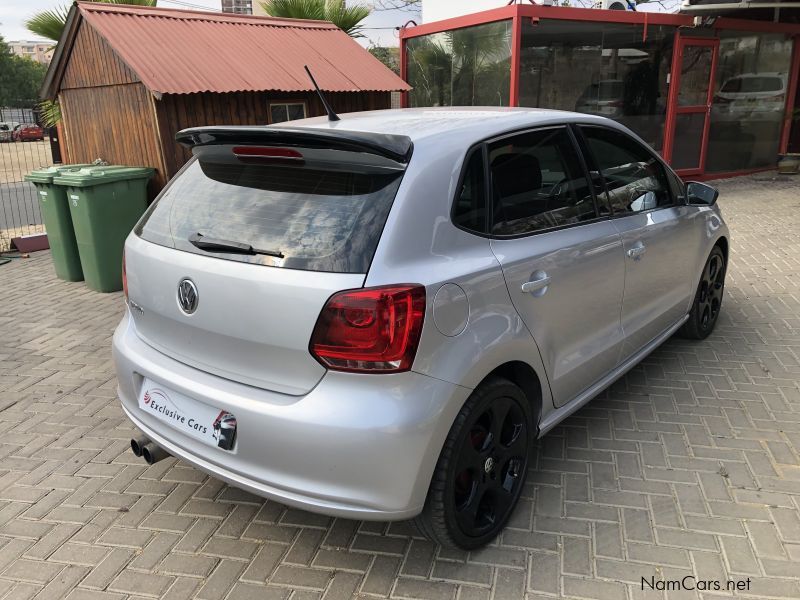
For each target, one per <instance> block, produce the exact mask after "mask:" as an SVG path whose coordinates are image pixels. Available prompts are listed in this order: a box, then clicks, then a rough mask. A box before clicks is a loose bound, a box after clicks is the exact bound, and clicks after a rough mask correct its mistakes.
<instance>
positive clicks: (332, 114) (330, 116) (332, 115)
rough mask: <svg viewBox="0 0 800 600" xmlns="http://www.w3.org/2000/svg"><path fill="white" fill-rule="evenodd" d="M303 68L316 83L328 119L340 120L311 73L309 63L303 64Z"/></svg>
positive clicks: (312, 81)
mask: <svg viewBox="0 0 800 600" xmlns="http://www.w3.org/2000/svg"><path fill="white" fill-rule="evenodd" d="M303 68H304V69H305V70H306V73H308V77H309V79H311V83H313V84H314V89H315V90H317V94H319V99H320V100H322V106H324V107H325V110H326V111H327V112H328V121H339V120H340V119H339V115H337V114H336V113H335V112H333V109H332V108H331V105H330V104H328V101H327V100H326V99H325V95H324V94H323V93H322V90H321V89H319V86H318V85H317V81H316V79H314V76H313V75H312V74H311V69H309V68H308V65H303Z"/></svg>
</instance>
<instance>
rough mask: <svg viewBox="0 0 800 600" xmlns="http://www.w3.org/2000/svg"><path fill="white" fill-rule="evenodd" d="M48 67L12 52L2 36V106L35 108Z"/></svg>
mask: <svg viewBox="0 0 800 600" xmlns="http://www.w3.org/2000/svg"><path fill="white" fill-rule="evenodd" d="M46 72H47V68H46V67H45V66H44V65H42V64H40V63H38V62H36V61H34V60H31V59H29V58H25V57H22V56H17V55H15V54H11V50H10V48H9V46H8V44H7V43H6V42H5V40H4V39H3V38H2V36H0V106H7V107H12V108H33V107H34V106H35V105H36V102H37V99H38V98H39V88H40V87H41V86H42V81H44V74H45V73H46Z"/></svg>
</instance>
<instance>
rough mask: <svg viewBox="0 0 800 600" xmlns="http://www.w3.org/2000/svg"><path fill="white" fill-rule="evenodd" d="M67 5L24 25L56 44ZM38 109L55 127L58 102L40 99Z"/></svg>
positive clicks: (108, 0) (113, 0) (142, 1)
mask: <svg viewBox="0 0 800 600" xmlns="http://www.w3.org/2000/svg"><path fill="white" fill-rule="evenodd" d="M88 1H89V2H100V3H102V4H133V5H136V6H155V5H156V2H157V0H88ZM69 9H70V7H69V6H63V5H62V6H57V7H55V8H54V9H53V10H45V11H42V12H40V13H36V14H35V15H33V16H32V17H31V18H29V19H28V20H27V21H25V27H27V28H28V31H30V32H31V33H33V34H35V35H38V36H39V37H43V38H45V39H48V40H52V41H53V42H55V43H56V44H58V40H60V39H61V34H62V33H63V32H64V27H66V25H67V15H69ZM39 110H40V111H41V119H42V121H43V123H44V125H45V126H47V127H55V126H56V125H57V124H58V123H59V121H61V107H60V106H59V105H58V102H52V101H50V100H42V101H41V102H40V103H39Z"/></svg>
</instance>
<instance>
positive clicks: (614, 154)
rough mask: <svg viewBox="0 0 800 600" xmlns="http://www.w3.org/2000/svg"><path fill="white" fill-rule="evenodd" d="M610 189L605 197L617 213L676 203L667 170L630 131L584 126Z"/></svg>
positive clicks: (599, 167)
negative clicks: (673, 199)
mask: <svg viewBox="0 0 800 600" xmlns="http://www.w3.org/2000/svg"><path fill="white" fill-rule="evenodd" d="M581 130H582V131H583V134H584V136H585V137H586V142H587V144H588V146H589V151H590V152H591V154H592V158H593V162H594V165H595V166H596V168H597V169H598V170H599V171H600V173H601V174H602V175H603V179H604V180H605V185H606V188H607V189H608V193H607V194H606V193H605V192H603V193H602V196H603V198H602V200H603V201H608V202H609V203H610V204H611V207H612V208H613V210H614V212H615V213H616V214H619V213H626V212H640V211H643V210H650V209H653V208H658V207H661V206H670V205H672V203H673V201H672V193H671V190H670V185H669V180H668V179H667V174H666V170H665V169H664V167H663V166H662V165H661V163H660V162H658V160H657V159H656V157H655V156H653V155H652V154H651V153H650V152H649V151H648V150H647V149H646V148H644V147H642V146H641V145H640V144H639V143H638V142H636V141H635V140H634V139H633V138H631V137H630V136H628V135H625V134H623V133H621V132H618V131H612V130H610V129H605V128H602V127H581Z"/></svg>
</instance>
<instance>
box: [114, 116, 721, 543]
mask: <svg viewBox="0 0 800 600" xmlns="http://www.w3.org/2000/svg"><path fill="white" fill-rule="evenodd" d="M178 139H179V141H180V142H182V143H183V144H185V145H187V146H190V147H191V148H192V150H193V154H194V156H193V158H192V159H191V160H190V161H189V163H188V164H187V165H186V166H185V167H184V168H183V170H182V171H181V172H180V173H179V174H178V175H177V176H176V177H175V178H174V179H173V180H172V182H171V183H170V184H169V186H168V187H167V188H166V189H165V190H164V191H163V192H162V193H161V196H160V197H159V198H158V200H157V202H155V203H154V204H153V205H152V206H151V207H150V209H149V210H148V212H147V213H146V214H145V215H144V216H143V218H142V219H141V221H140V222H139V224H138V225H137V226H136V228H135V230H134V231H133V233H131V235H130V236H129V238H128V240H127V242H126V246H125V260H124V268H125V270H126V274H125V275H126V297H127V304H128V310H127V311H126V314H125V317H124V318H123V320H122V322H121V323H120V325H119V327H118V328H117V331H116V333H115V335H114V344H113V346H114V360H115V363H116V368H117V374H118V378H119V397H120V399H121V402H122V407H123V408H124V410H125V412H126V413H127V415H128V417H130V419H131V421H132V422H133V423H134V424H135V425H136V426H137V427H138V428H139V429H140V430H141V431H142V432H143V434H144V437H142V438H138V439H135V440H132V447H133V450H134V452H136V453H137V454H139V455H143V456H144V457H145V458H146V459H147V460H148V462H153V461H156V460H159V459H160V458H162V457H164V456H166V455H167V454H172V455H174V456H176V457H179V458H181V459H183V460H185V461H187V462H188V463H191V464H192V465H195V466H196V467H198V468H199V469H202V470H203V471H205V472H207V473H209V474H211V475H213V476H214V477H218V478H220V479H223V480H224V481H226V482H228V483H229V484H231V485H233V486H236V487H240V488H243V489H245V490H249V491H250V492H253V493H255V494H258V495H260V496H264V497H266V498H270V499H274V500H277V501H280V502H282V503H284V504H287V505H290V506H294V507H299V508H302V509H307V510H310V511H314V512H319V513H323V514H327V515H334V516H339V517H347V518H356V519H372V520H399V519H409V518H413V517H416V518H417V523H418V525H419V527H420V529H421V531H423V532H424V533H425V534H427V535H429V536H430V537H431V538H433V539H434V540H436V541H438V542H440V543H441V544H444V545H449V546H456V547H461V548H475V547H478V546H480V545H482V544H485V543H486V542H488V541H489V540H491V539H492V538H493V537H494V536H496V535H497V534H498V532H499V531H500V530H501V529H502V527H503V526H504V524H505V523H506V521H507V520H508V518H509V516H510V514H511V512H512V511H513V509H514V506H515V505H516V503H517V500H518V498H519V496H520V492H521V491H522V488H523V484H524V482H525V476H526V472H527V470H528V465H529V460H530V453H531V451H532V448H533V446H534V442H535V439H536V438H537V437H539V436H542V435H544V434H545V433H547V432H548V431H549V430H550V429H552V428H553V427H554V426H555V425H556V424H557V423H559V422H560V421H561V420H562V419H564V418H565V417H567V416H568V415H569V414H571V413H573V412H574V411H576V410H577V409H579V408H580V407H581V406H583V405H585V404H586V403H587V402H588V401H589V400H590V399H591V398H592V397H593V396H595V395H597V394H598V393H599V392H600V391H601V390H603V389H604V388H606V387H607V386H609V385H610V384H611V383H612V382H613V381H614V380H615V379H617V378H619V377H620V376H621V375H623V374H624V373H625V372H626V371H628V370H629V369H630V368H631V367H633V366H634V365H636V363H637V362H639V361H640V360H642V358H644V357H645V356H647V354H648V353H649V352H651V351H652V350H653V349H654V348H656V347H657V346H658V345H659V344H661V343H662V342H663V341H664V340H666V339H667V338H669V337H670V336H671V335H672V334H674V333H676V332H678V331H680V332H681V333H682V334H684V335H685V336H687V337H689V338H694V339H701V338H704V337H706V336H707V335H709V333H711V331H712V329H713V328H714V324H715V322H716V320H717V317H718V315H719V312H720V305H721V302H722V294H723V286H724V280H725V271H726V263H727V258H728V230H727V227H726V226H725V223H724V222H723V220H722V217H721V216H720V212H719V209H718V207H717V206H715V202H716V197H717V194H716V191H715V190H714V189H713V188H710V187H708V186H706V185H704V184H699V183H689V184H688V185H684V184H683V183H682V182H681V180H680V179H679V178H678V177H677V176H676V175H675V174H674V173H673V171H672V170H671V169H670V168H669V167H668V166H667V165H666V164H664V162H663V161H662V160H661V159H660V158H659V157H658V155H656V154H655V153H654V152H653V151H652V150H651V149H650V148H649V147H647V146H646V145H645V144H644V143H643V142H642V141H641V140H640V139H639V138H637V137H636V136H635V135H633V134H632V133H631V132H630V131H629V130H627V129H625V128H624V127H622V126H620V125H618V124H617V123H614V122H613V121H610V120H607V119H604V118H602V117H594V116H589V115H581V114H574V113H567V112H559V111H546V110H533V109H494V108H492V109H482V108H468V109H467V108H465V109H411V110H393V111H379V112H366V113H358V114H350V115H344V116H343V118H342V120H341V121H337V122H329V121H327V120H324V119H307V120H303V121H294V122H292V123H291V124H290V126H288V125H287V126H283V125H281V126H269V127H202V128H196V129H190V130H185V131H183V132H181V133H179V134H178Z"/></svg>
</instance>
